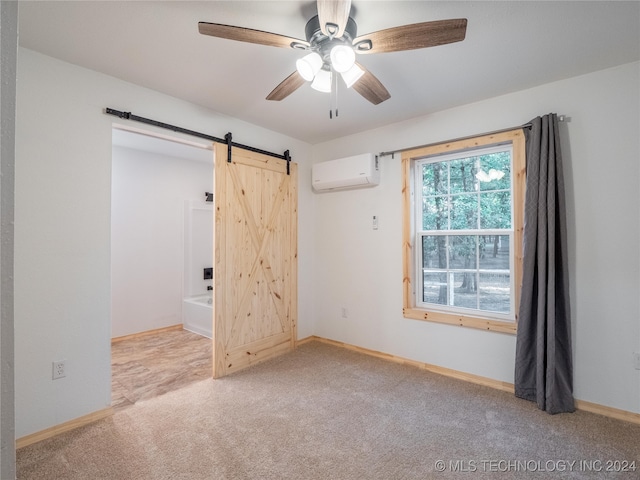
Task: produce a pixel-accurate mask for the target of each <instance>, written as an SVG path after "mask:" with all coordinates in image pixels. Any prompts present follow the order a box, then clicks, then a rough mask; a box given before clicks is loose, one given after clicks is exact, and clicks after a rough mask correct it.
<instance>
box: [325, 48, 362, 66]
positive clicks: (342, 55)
mask: <svg viewBox="0 0 640 480" xmlns="http://www.w3.org/2000/svg"><path fill="white" fill-rule="evenodd" d="M329 58H330V59H331V66H332V67H333V69H334V70H335V71H336V72H340V73H342V72H346V71H347V70H349V69H350V68H351V67H353V64H354V63H355V61H356V53H355V52H354V51H353V48H351V47H350V46H348V45H336V46H335V47H333V48H332V49H331V53H330V54H329Z"/></svg>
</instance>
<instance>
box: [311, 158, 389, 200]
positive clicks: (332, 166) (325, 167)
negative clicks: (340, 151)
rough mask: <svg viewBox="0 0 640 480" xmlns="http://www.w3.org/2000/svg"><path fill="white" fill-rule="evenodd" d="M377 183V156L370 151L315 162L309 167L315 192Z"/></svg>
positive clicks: (378, 178) (378, 180) (378, 169)
mask: <svg viewBox="0 0 640 480" xmlns="http://www.w3.org/2000/svg"><path fill="white" fill-rule="evenodd" d="M379 183H380V166H379V165H378V157H377V156H375V155H374V154H372V153H364V154H361V155H355V156H353V157H346V158H339V159H337V160H330V161H328V162H321V163H316V164H315V165H313V166H312V167H311V185H312V186H313V189H314V190H315V191H316V192H326V191H330V190H344V189H348V188H362V187H375V186H376V185H378V184H379Z"/></svg>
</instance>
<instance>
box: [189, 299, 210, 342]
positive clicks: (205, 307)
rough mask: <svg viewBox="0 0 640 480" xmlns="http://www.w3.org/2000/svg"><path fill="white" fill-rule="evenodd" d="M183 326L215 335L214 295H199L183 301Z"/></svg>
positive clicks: (208, 334) (201, 332)
mask: <svg viewBox="0 0 640 480" xmlns="http://www.w3.org/2000/svg"><path fill="white" fill-rule="evenodd" d="M182 328H184V329H185V330H189V331H190V332H193V333H197V334H198V335H204V336H205V337H209V338H212V337H213V299H212V295H211V294H208V295H197V296H194V297H188V298H185V299H184V301H183V302H182Z"/></svg>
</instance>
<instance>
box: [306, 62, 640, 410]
mask: <svg viewBox="0 0 640 480" xmlns="http://www.w3.org/2000/svg"><path fill="white" fill-rule="evenodd" d="M638 72H639V64H638V63H632V64H628V65H623V66H620V67H617V68H613V69H609V70H604V71H600V72H595V73H592V74H589V75H584V76H580V77H576V78H572V79H567V80H564V81H560V82H555V83H552V84H547V85H543V86H540V87H537V88H532V89H530V90H526V91H521V92H517V93H513V94H510V95H505V96H501V97H497V98H493V99H490V100H487V101H483V102H479V103H475V104H470V105H465V106H462V107H459V108H455V109H451V110H447V111H443V112H440V113H437V114H433V115H429V116H425V117H421V118H416V119H413V120H411V121H407V122H403V123H399V124H393V125H389V126H387V127H384V128H380V129H376V130H373V131H368V132H364V133H361V134H357V135H352V136H349V137H345V138H341V139H338V140H335V141H330V142H326V143H324V144H319V145H315V146H314V147H313V161H314V162H317V161H323V160H329V159H333V158H339V157H344V156H349V155H354V154H358V153H364V152H374V153H377V152H382V151H392V150H394V149H400V148H405V147H412V146H417V145H423V144H428V143H433V142H439V141H445V140H448V139H454V138H457V137H463V136H467V135H473V134H479V133H484V132H487V131H492V130H497V129H501V128H507V127H511V126H515V125H521V124H523V123H526V122H527V121H529V120H530V119H532V118H534V117H536V116H538V115H544V114H546V113H550V112H557V113H559V114H564V115H567V116H569V117H571V118H570V121H569V122H567V123H566V124H563V126H562V128H561V135H562V136H563V154H564V166H565V177H566V189H567V197H568V198H567V209H568V212H567V213H568V229H569V233H568V236H569V249H570V258H569V261H570V265H569V267H570V281H571V305H572V309H573V312H572V313H573V318H572V323H573V338H574V364H575V367H574V368H575V396H576V398H578V399H581V400H586V401H589V402H594V403H598V404H602V405H607V406H610V407H614V408H620V409H623V410H627V411H631V412H636V413H640V371H638V370H635V369H634V368H633V363H632V353H633V351H634V350H635V351H638V350H640V304H639V302H640V300H639V295H638V292H640V247H639V245H640V222H639V216H638V209H639V206H640V197H639V195H638V191H639V190H640V174H639V163H640V162H639V158H640V147H639V139H638V138H639V136H638V132H639V131H640V125H639V118H640V99H639V91H640V89H639V85H640V81H639V75H638ZM401 213H402V207H401V172H400V157H399V155H396V156H395V158H391V157H390V156H389V157H383V159H382V180H381V185H380V186H379V187H376V188H373V189H365V190H354V191H344V192H335V193H326V194H317V195H315V220H316V221H315V248H314V252H315V255H314V258H315V259H316V265H315V280H314V292H315V305H316V306H317V308H316V315H315V328H314V331H315V333H316V334H317V335H319V336H322V337H327V338H331V339H335V340H338V341H342V342H347V343H351V344H355V345H359V346H362V347H366V348H370V349H374V350H379V351H382V352H387V353H391V354H394V355H398V356H401V357H406V358H410V359H414V360H418V361H421V362H426V363H430V364H435V365H440V366H443V367H447V368H452V369H455V370H460V371H463V372H469V373H473V374H476V375H481V376H485V377H489V378H492V379H496V380H500V381H506V382H513V369H514V366H513V365H514V356H515V337H514V336H512V335H507V334H500V333H491V332H485V331H480V330H474V329H469V328H461V327H456V326H449V325H440V324H436V323H429V322H422V321H417V320H409V319H405V318H403V316H402V267H401V260H402V259H401V233H402V229H401ZM373 215H378V216H379V219H380V220H379V222H380V228H379V230H377V231H374V230H372V227H371V217H372V216H373ZM343 306H344V307H346V308H348V311H349V317H348V318H347V319H344V318H341V308H342V307H343Z"/></svg>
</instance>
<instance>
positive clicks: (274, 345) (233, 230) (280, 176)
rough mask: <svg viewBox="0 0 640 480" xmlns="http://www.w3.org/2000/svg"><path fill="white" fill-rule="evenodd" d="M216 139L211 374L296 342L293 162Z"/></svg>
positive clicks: (219, 374) (262, 357)
mask: <svg viewBox="0 0 640 480" xmlns="http://www.w3.org/2000/svg"><path fill="white" fill-rule="evenodd" d="M231 158H232V162H231V163H228V162H227V145H225V144H216V145H215V195H214V202H215V233H214V236H215V238H214V242H215V247H214V250H215V266H214V274H215V287H214V288H215V292H214V293H215V294H214V298H215V302H214V328H213V332H214V333H213V376H214V378H219V377H223V376H225V375H227V374H229V373H232V372H235V371H237V370H240V369H242V368H245V367H247V366H249V365H252V364H254V363H257V362H260V361H263V360H266V359H267V358H270V357H273V356H275V355H278V354H281V353H284V352H287V351H289V350H291V349H293V347H294V346H295V340H296V320H297V211H298V195H297V165H296V164H293V163H292V164H291V165H290V175H287V167H286V162H285V161H284V160H280V159H277V158H275V157H270V156H267V155H263V154H259V153H254V152H251V151H248V150H244V149H240V148H236V147H233V148H232V156H231Z"/></svg>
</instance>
